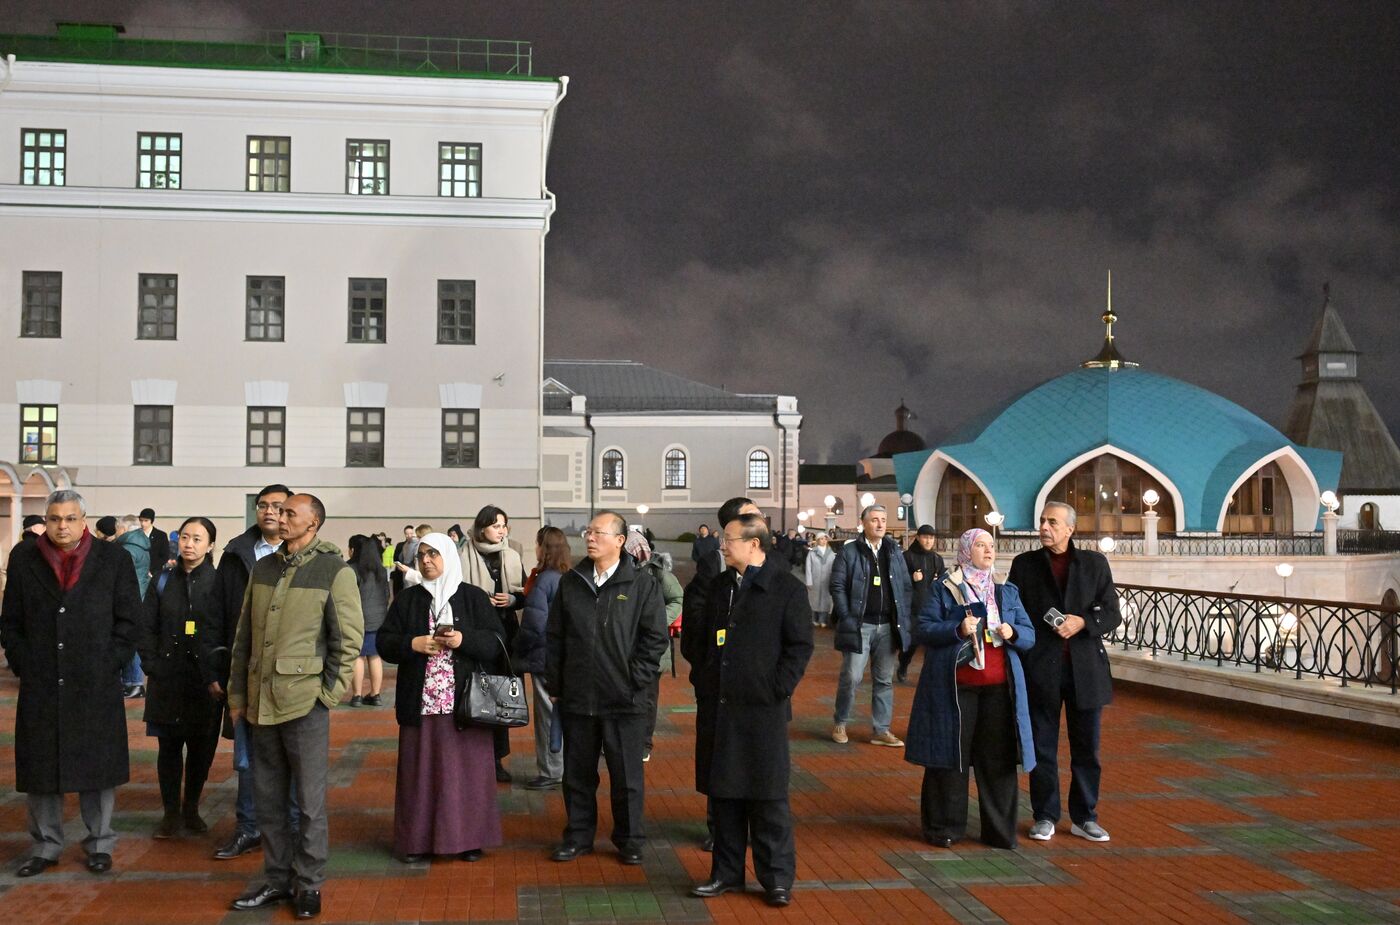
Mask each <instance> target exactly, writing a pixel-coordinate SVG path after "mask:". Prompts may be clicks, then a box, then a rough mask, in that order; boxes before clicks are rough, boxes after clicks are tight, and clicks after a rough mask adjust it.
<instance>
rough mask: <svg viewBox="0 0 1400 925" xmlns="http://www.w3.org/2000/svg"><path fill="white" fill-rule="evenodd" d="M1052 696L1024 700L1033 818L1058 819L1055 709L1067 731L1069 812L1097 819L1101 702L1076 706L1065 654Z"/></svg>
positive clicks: (1079, 818)
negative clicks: (1028, 716)
mask: <svg viewBox="0 0 1400 925" xmlns="http://www.w3.org/2000/svg"><path fill="white" fill-rule="evenodd" d="M1061 671H1062V673H1061V675H1060V691H1059V696H1058V697H1049V698H1046V699H1044V700H1038V699H1037V698H1035V697H1032V698H1031V700H1030V712H1031V738H1033V739H1034V740H1035V769H1034V770H1032V771H1031V775H1030V777H1031V812H1032V813H1034V815H1035V818H1036V820H1037V821H1039V820H1041V819H1048V820H1050V821H1051V822H1059V821H1060V765H1059V758H1060V710H1061V709H1062V708H1063V710H1064V714H1065V727H1066V729H1067V730H1068V732H1069V768H1070V784H1069V818H1070V820H1071V821H1072V822H1074V823H1076V824H1078V825H1082V824H1084V823H1085V822H1093V821H1097V819H1098V806H1099V779H1100V777H1101V775H1102V768H1101V767H1100V766H1099V728H1100V720H1101V717H1102V715H1103V708H1102V707H1094V708H1092V709H1088V710H1081V709H1079V704H1078V701H1077V699H1076V697H1075V692H1074V672H1073V671H1072V670H1071V668H1070V664H1069V660H1068V659H1066V660H1065V663H1064V667H1063V668H1062V669H1061Z"/></svg>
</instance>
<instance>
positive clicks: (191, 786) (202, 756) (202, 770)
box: [156, 723, 219, 816]
mask: <svg viewBox="0 0 1400 925" xmlns="http://www.w3.org/2000/svg"><path fill="white" fill-rule="evenodd" d="M156 742H157V743H158V750H157V752H156V777H157V778H158V779H159V780H160V802H161V804H162V805H163V806H164V807H165V814H166V815H167V816H171V815H174V814H176V813H178V812H180V811H181V810H183V811H185V812H190V813H192V812H194V811H195V810H196V809H198V808H199V797H200V795H201V794H203V793H204V782H205V781H207V780H208V779H209V767H210V765H212V764H213V763H214V753H215V752H217V751H218V750H219V724H218V723H210V724H209V726H208V728H206V729H199V730H195V731H193V732H191V733H176V734H174V735H161V736H157V737H156ZM182 778H183V780H184V784H185V793H184V800H183V801H181V799H180V782H181V779H182Z"/></svg>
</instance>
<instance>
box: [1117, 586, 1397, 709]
mask: <svg viewBox="0 0 1400 925" xmlns="http://www.w3.org/2000/svg"><path fill="white" fill-rule="evenodd" d="M1118 609H1119V611H1120V612H1121V613H1122V615H1123V622H1122V624H1121V625H1120V626H1119V627H1118V630H1117V631H1116V632H1114V633H1113V635H1112V636H1111V637H1109V639H1108V640H1107V641H1108V642H1111V643H1112V644H1114V645H1117V646H1121V647H1122V648H1123V649H1124V650H1125V651H1132V650H1137V651H1148V652H1151V653H1152V654H1153V655H1154V656H1157V655H1165V656H1180V658H1181V661H1183V662H1191V661H1197V662H1209V663H1212V664H1215V665H1217V666H1223V665H1233V666H1235V667H1237V668H1253V669H1254V671H1255V673H1263V672H1266V671H1267V672H1273V673H1274V674H1291V675H1292V676H1293V677H1294V678H1298V679H1301V678H1304V677H1310V678H1321V679H1330V680H1334V681H1338V682H1340V684H1341V686H1342V687H1347V686H1349V685H1352V684H1360V685H1362V686H1364V687H1368V688H1381V689H1385V690H1388V691H1389V692H1390V693H1391V694H1395V693H1396V691H1397V671H1396V668H1397V665H1400V608H1396V607H1382V606H1373V605H1369V604H1356V603H1346V602H1338V601H1318V600H1308V599H1302V598H1285V597H1266V596H1263V595H1257V594H1223V593H1215V592H1210V591H1191V590H1186V589H1181V588H1153V587H1146V586H1141V585H1118Z"/></svg>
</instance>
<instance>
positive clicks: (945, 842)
mask: <svg viewBox="0 0 1400 925" xmlns="http://www.w3.org/2000/svg"><path fill="white" fill-rule="evenodd" d="M927 841H928V843H929V844H930V845H933V846H934V847H935V848H951V847H953V842H955V841H957V839H955V838H951V837H949V836H947V835H934V836H932V837H930V838H928V839H927Z"/></svg>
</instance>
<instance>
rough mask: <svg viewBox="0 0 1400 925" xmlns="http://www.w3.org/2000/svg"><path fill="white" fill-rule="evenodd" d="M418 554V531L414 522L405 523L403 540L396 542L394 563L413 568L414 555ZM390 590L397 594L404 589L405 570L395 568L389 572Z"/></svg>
mask: <svg viewBox="0 0 1400 925" xmlns="http://www.w3.org/2000/svg"><path fill="white" fill-rule="evenodd" d="M417 554H418V531H417V530H414V529H413V524H404V525H403V540H401V541H400V542H398V543H395V544H394V564H395V565H406V566H408V567H409V568H413V567H414V565H415V564H416V563H415V562H414V561H413V557H414V556H415V555H417ZM389 590H390V591H392V592H393V593H394V594H395V595H397V594H398V593H399V592H400V591H402V590H403V570H402V569H397V568H396V569H394V570H393V571H392V572H390V573H389Z"/></svg>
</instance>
